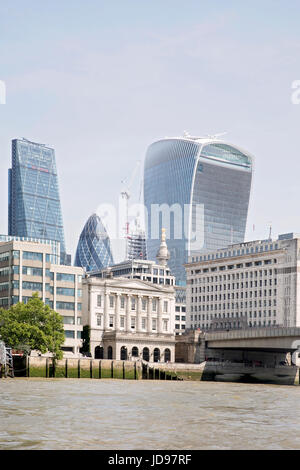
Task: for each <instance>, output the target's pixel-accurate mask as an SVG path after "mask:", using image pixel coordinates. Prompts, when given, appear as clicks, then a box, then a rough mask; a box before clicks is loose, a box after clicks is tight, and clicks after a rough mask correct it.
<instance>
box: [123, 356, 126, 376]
mask: <svg viewBox="0 0 300 470" xmlns="http://www.w3.org/2000/svg"><path fill="white" fill-rule="evenodd" d="M125 378H126V377H125V361H123V379H124V380H125Z"/></svg>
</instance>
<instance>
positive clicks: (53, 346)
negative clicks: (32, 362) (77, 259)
mask: <svg viewBox="0 0 300 470" xmlns="http://www.w3.org/2000/svg"><path fill="white" fill-rule="evenodd" d="M0 338H1V339H2V341H4V342H5V344H6V345H7V346H10V347H11V348H13V349H18V348H19V349H28V350H33V349H35V350H37V351H40V352H41V353H42V354H44V353H46V352H47V351H49V352H51V353H52V354H53V356H54V358H55V359H61V358H62V355H63V353H62V350H61V346H62V345H63V343H64V341H65V333H64V325H63V321H62V317H61V316H60V315H59V314H58V313H57V312H55V311H54V310H52V309H51V308H50V307H49V305H45V304H44V303H43V301H42V300H41V299H40V298H39V296H38V293H37V292H35V293H34V294H33V295H32V298H31V299H29V301H28V303H27V304H26V305H25V304H24V303H21V302H19V303H18V304H17V305H14V306H12V307H11V308H10V309H8V310H4V309H0Z"/></svg>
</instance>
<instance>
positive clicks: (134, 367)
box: [134, 361, 136, 380]
mask: <svg viewBox="0 0 300 470" xmlns="http://www.w3.org/2000/svg"><path fill="white" fill-rule="evenodd" d="M134 380H136V361H134Z"/></svg>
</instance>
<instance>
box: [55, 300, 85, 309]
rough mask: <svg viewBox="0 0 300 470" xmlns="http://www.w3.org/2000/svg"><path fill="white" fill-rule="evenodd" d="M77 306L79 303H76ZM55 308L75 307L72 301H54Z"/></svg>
mask: <svg viewBox="0 0 300 470" xmlns="http://www.w3.org/2000/svg"><path fill="white" fill-rule="evenodd" d="M80 305H81V304H80ZM78 306H79V304H78ZM56 309H57V310H74V309H75V304H74V302H56ZM78 310H79V309H78Z"/></svg>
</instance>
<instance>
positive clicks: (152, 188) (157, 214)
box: [144, 135, 253, 285]
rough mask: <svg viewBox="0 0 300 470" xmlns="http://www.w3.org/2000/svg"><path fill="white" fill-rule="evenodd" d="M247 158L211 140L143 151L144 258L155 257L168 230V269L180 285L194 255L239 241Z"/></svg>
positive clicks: (167, 143) (187, 139)
mask: <svg viewBox="0 0 300 470" xmlns="http://www.w3.org/2000/svg"><path fill="white" fill-rule="evenodd" d="M252 164H253V162H252V157H251V156H250V155H249V153H248V152H245V151H243V150H241V149H239V148H237V147H236V146H233V145H230V144H227V143H225V142H223V141H220V140H218V139H216V138H213V137H210V138H202V137H192V136H189V135H185V136H184V137H176V138H165V139H162V140H159V141H157V142H154V143H153V144H152V145H150V147H149V148H148V151H147V154H146V159H145V166H144V201H145V207H146V210H147V218H148V223H147V254H148V259H153V260H154V259H155V256H156V253H157V250H158V248H159V244H160V240H159V236H160V231H161V228H162V227H165V228H166V229H167V239H168V248H169V251H170V260H169V267H170V269H171V272H172V274H173V275H174V276H175V277H176V283H178V284H179V285H185V283H186V274H185V269H184V267H183V264H184V263H186V262H187V260H188V255H191V254H193V253H194V252H197V253H199V252H201V251H207V250H216V249H218V248H222V247H224V246H227V245H229V244H232V243H240V242H243V241H244V235H245V229H246V221H247V213H248V205H249V197H250V190H251V180H252Z"/></svg>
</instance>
